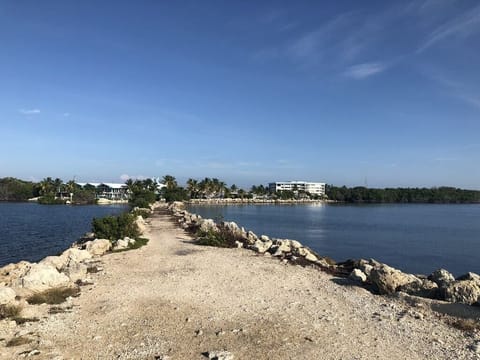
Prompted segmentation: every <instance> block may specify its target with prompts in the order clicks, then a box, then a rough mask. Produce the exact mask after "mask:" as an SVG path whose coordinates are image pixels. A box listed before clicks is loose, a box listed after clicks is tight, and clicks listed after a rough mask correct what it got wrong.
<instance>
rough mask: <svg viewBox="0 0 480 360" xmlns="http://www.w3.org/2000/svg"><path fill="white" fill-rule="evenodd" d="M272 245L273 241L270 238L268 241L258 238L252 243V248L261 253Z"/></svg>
mask: <svg viewBox="0 0 480 360" xmlns="http://www.w3.org/2000/svg"><path fill="white" fill-rule="evenodd" d="M271 246H272V241H271V240H268V241H265V242H263V241H261V240H257V241H255V244H253V245H251V246H250V247H251V249H252V250H254V251H256V252H258V253H260V254H263V253H265V252H267V251H268V249H270V247H271Z"/></svg>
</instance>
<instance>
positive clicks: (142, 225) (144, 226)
mask: <svg viewBox="0 0 480 360" xmlns="http://www.w3.org/2000/svg"><path fill="white" fill-rule="evenodd" d="M135 224H137V227H138V231H139V232H140V234H143V233H145V231H147V223H146V222H145V220H144V219H143V217H141V216H140V215H138V216H137V218H136V219H135Z"/></svg>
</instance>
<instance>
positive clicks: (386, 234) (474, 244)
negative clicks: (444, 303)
mask: <svg viewBox="0 0 480 360" xmlns="http://www.w3.org/2000/svg"><path fill="white" fill-rule="evenodd" d="M189 211H191V212H193V213H197V214H200V215H201V216H203V217H206V218H216V217H217V218H218V217H221V216H223V219H224V220H226V221H235V222H236V223H237V224H238V225H239V226H244V227H245V228H246V229H248V230H252V231H253V232H255V233H256V234H257V235H261V234H266V235H269V236H273V237H278V238H289V239H295V240H299V241H300V242H302V243H303V244H305V245H307V246H309V247H311V248H312V249H314V250H315V251H317V252H318V253H319V254H321V255H326V256H330V257H332V258H334V259H335V260H337V261H341V260H346V259H349V258H367V259H368V258H375V259H377V260H379V261H381V262H384V263H387V264H389V265H391V266H394V267H396V268H399V269H402V270H403V271H407V272H411V273H423V274H429V273H431V272H432V271H434V270H435V269H438V268H441V267H443V268H446V269H448V270H449V271H451V272H453V273H454V274H455V275H460V274H462V273H465V272H468V271H473V272H476V273H480V205H430V204H418V205H417V204H401V205H398V204H394V205H391V204H388V205H243V206H242V205H239V206H236V205H231V206H217V205H215V206H203V205H202V206H191V207H190V208H189Z"/></svg>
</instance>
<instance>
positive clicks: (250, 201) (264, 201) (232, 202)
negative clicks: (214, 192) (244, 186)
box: [188, 198, 335, 205]
mask: <svg viewBox="0 0 480 360" xmlns="http://www.w3.org/2000/svg"><path fill="white" fill-rule="evenodd" d="M334 202H335V201H332V200H312V199H298V200H282V199H275V200H274V199H260V198H256V199H248V198H243V199H242V198H235V199H231V198H222V199H190V200H188V203H189V204H192V205H235V204H312V203H313V204H315V203H334Z"/></svg>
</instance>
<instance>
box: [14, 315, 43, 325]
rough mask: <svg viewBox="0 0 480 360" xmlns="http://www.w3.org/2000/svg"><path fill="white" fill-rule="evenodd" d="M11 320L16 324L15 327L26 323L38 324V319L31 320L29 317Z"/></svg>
mask: <svg viewBox="0 0 480 360" xmlns="http://www.w3.org/2000/svg"><path fill="white" fill-rule="evenodd" d="M13 320H14V321H15V322H16V323H17V325H22V324H25V323H27V322H38V321H40V319H39V318H37V317H33V318H29V317H14V318H13Z"/></svg>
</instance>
